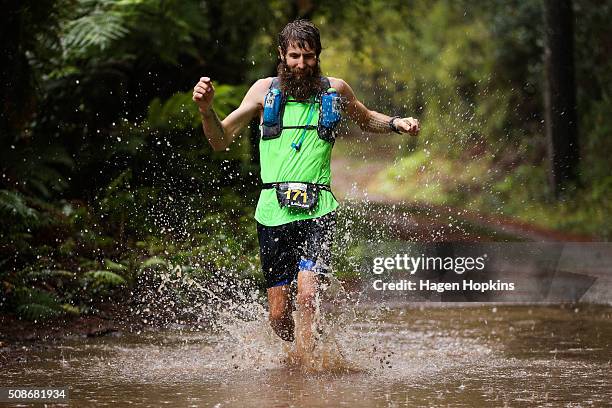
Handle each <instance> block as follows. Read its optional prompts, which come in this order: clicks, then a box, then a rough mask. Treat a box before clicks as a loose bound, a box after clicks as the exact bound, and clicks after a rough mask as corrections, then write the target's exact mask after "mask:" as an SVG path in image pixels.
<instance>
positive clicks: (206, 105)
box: [192, 77, 215, 112]
mask: <svg viewBox="0 0 612 408" xmlns="http://www.w3.org/2000/svg"><path fill="white" fill-rule="evenodd" d="M214 96H215V87H214V86H213V84H212V82H211V81H210V78H209V77H202V78H200V81H199V82H198V83H197V84H196V86H195V87H194V88H193V98H192V99H193V101H194V102H195V103H197V104H198V109H199V110H200V112H205V111H207V110H208V109H210V107H211V106H212V101H213V97H214Z"/></svg>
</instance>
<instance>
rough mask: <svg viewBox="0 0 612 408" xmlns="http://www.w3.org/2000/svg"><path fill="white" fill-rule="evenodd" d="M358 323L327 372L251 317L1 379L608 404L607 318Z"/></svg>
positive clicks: (153, 334) (14, 367)
mask: <svg viewBox="0 0 612 408" xmlns="http://www.w3.org/2000/svg"><path fill="white" fill-rule="evenodd" d="M355 312H356V316H354V318H352V319H350V322H347V323H346V324H345V325H343V327H336V330H335V331H334V332H333V334H330V336H332V337H333V339H334V340H335V341H336V342H337V344H338V346H339V348H340V350H341V352H342V359H341V360H342V361H341V360H340V359H337V360H336V366H335V370H324V371H321V372H304V370H302V369H300V367H296V366H294V365H291V364H290V363H289V362H288V359H287V357H288V355H289V354H288V347H287V346H286V345H285V344H284V343H282V342H281V341H279V340H277V339H276V338H275V336H274V335H273V334H272V333H271V331H270V330H269V329H268V326H267V324H265V322H264V321H261V320H260V319H257V320H254V321H250V322H238V321H236V322H233V323H227V324H226V325H225V330H224V331H223V332H220V333H210V332H206V331H202V332H191V331H188V330H166V331H156V330H152V331H144V332H140V333H122V334H119V335H116V336H108V337H101V338H94V339H90V338H73V339H65V340H61V341H56V342H54V343H49V344H45V345H43V347H39V348H34V349H32V350H31V351H29V352H28V353H27V357H26V358H25V359H24V360H23V361H21V362H18V363H14V364H11V365H9V366H7V367H5V368H4V369H3V370H2V372H1V373H0V381H1V382H2V383H3V384H6V386H11V385H12V386H17V385H19V386H26V385H32V386H34V385H41V384H44V385H46V386H48V385H57V386H60V385H66V384H67V385H69V386H70V405H71V406H108V405H116V404H117V403H119V404H121V405H122V406H127V405H130V406H161V405H168V406H210V407H229V406H232V407H261V406H278V407H284V406H309V407H325V406H354V407H392V406H403V405H408V406H413V405H445V406H503V405H509V406H535V405H544V406H547V405H551V406H559V405H566V404H569V403H572V402H573V403H578V402H579V403H581V404H582V406H602V405H605V404H606V403H607V402H609V401H610V400H611V399H612V375H611V374H610V372H611V368H612V367H611V364H612V354H611V353H610V349H611V348H610V346H611V344H610V343H611V339H612V308H609V307H595V306H590V307H585V308H582V307H581V308H568V307H565V308H563V307H559V306H469V307H465V305H462V306H454V307H447V306H437V307H434V306H429V307H423V305H421V306H418V305H414V304H412V305H403V306H399V305H397V306H395V307H392V308H388V307H384V308H381V307H376V305H373V304H366V305H363V306H362V307H360V308H358V309H356V310H355ZM262 318H263V316H262ZM24 347H28V346H27V345H24ZM336 357H338V356H337V355H336ZM340 361H341V362H340ZM349 368H350V369H349ZM355 369H356V370H355Z"/></svg>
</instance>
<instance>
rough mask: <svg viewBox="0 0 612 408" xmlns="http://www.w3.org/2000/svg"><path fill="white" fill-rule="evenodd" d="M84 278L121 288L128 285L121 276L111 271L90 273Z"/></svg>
mask: <svg viewBox="0 0 612 408" xmlns="http://www.w3.org/2000/svg"><path fill="white" fill-rule="evenodd" d="M84 276H85V278H86V279H91V280H93V281H94V282H96V283H98V284H102V285H111V286H120V285H124V284H125V283H126V281H125V279H124V278H123V277H122V276H121V275H117V274H116V273H114V272H110V271H89V272H86V273H85V275H84Z"/></svg>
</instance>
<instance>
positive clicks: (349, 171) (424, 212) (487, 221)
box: [332, 135, 597, 242]
mask: <svg viewBox="0 0 612 408" xmlns="http://www.w3.org/2000/svg"><path fill="white" fill-rule="evenodd" d="M387 136H388V135H372V136H370V137H369V138H368V139H367V140H364V139H363V138H362V137H356V136H347V137H346V138H344V139H339V140H338V141H337V142H336V147H334V149H335V151H334V155H333V157H332V175H333V176H332V187H333V190H334V194H335V195H336V197H337V198H338V199H340V200H341V201H345V202H348V203H362V202H367V203H370V204H374V205H377V206H378V208H380V206H386V207H387V208H388V210H387V211H386V214H381V212H380V211H378V212H377V213H376V214H373V215H372V217H374V218H376V220H377V221H378V222H381V223H383V224H389V225H390V226H392V227H394V228H396V229H400V230H402V235H403V238H404V239H409V240H415V241H416V240H418V241H428V242H439V241H452V242H457V241H492V240H493V241H507V240H520V241H564V242H592V241H597V239H595V238H594V237H590V236H585V235H578V234H571V233H565V232H559V231H553V230H548V229H545V228H542V227H540V226H536V225H532V224H528V223H525V222H522V221H519V220H516V219H512V218H509V217H504V216H500V215H491V214H482V213H477V212H474V211H468V210H464V209H458V208H453V207H449V206H444V205H430V204H428V205H424V204H422V203H418V202H405V201H401V200H397V199H395V198H393V197H390V196H388V195H386V194H384V193H382V192H381V189H379V188H377V186H376V184H375V183H376V180H377V179H378V178H379V176H380V175H381V173H382V172H384V171H385V170H386V169H387V168H388V166H389V165H391V164H392V163H393V161H394V160H395V157H396V154H397V150H398V146H399V144H398V142H397V137H395V138H394V137H390V138H389V137H387ZM385 137H387V138H385ZM400 142H401V141H400ZM389 215H393V216H389ZM449 221H450V222H449ZM449 224H451V225H452V226H451V227H449V226H448V225H449ZM459 224H462V225H464V226H465V225H467V224H470V225H471V226H473V227H476V229H479V230H480V231H478V232H477V233H475V234H474V233H472V232H470V231H468V229H466V228H461V227H457V225H459Z"/></svg>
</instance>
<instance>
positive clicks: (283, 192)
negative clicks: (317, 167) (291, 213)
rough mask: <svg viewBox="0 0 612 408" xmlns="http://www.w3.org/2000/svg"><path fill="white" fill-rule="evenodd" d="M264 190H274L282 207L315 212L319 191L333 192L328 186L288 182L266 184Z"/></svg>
mask: <svg viewBox="0 0 612 408" xmlns="http://www.w3.org/2000/svg"><path fill="white" fill-rule="evenodd" d="M263 188H274V189H275V190H276V199H277V200H278V204H279V205H280V206H281V207H289V208H299V209H303V210H313V209H315V208H316V206H317V203H318V202H319V191H321V190H326V191H329V192H331V188H330V187H329V186H328V185H327V184H316V183H305V182H301V181H287V182H281V183H265V184H264V185H263Z"/></svg>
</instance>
